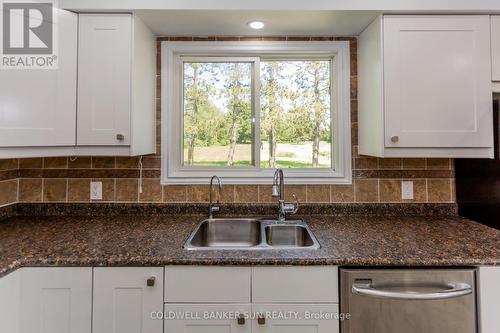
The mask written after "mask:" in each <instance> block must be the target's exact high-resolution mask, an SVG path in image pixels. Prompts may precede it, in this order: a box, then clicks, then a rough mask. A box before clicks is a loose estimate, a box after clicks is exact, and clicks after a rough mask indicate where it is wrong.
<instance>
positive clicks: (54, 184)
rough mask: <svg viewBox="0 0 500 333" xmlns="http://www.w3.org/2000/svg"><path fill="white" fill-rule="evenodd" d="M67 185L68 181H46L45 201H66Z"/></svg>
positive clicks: (44, 186)
mask: <svg viewBox="0 0 500 333" xmlns="http://www.w3.org/2000/svg"><path fill="white" fill-rule="evenodd" d="M67 183H68V182H67V181H66V179H44V180H43V201H51V202H52V201H56V202H64V201H66V194H67V193H66V192H67Z"/></svg>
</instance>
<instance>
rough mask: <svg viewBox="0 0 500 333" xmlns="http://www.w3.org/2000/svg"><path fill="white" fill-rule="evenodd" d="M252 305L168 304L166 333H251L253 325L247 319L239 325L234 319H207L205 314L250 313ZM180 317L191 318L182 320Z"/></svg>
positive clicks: (166, 309)
mask: <svg viewBox="0 0 500 333" xmlns="http://www.w3.org/2000/svg"><path fill="white" fill-rule="evenodd" d="M250 309H251V307H250V304H167V305H166V306H165V314H167V315H168V316H169V317H168V318H166V319H165V333H180V332H183V333H250V332H251V329H252V323H251V321H250V319H246V320H245V323H243V324H238V321H237V320H236V319H234V318H232V319H229V318H227V319H224V318H221V319H205V318H204V316H205V314H209V315H212V314H213V315H214V316H217V315H223V314H225V313H231V314H234V313H236V312H239V313H250ZM180 316H190V318H185V319H182V318H180Z"/></svg>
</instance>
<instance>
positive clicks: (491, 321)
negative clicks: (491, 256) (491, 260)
mask: <svg viewBox="0 0 500 333" xmlns="http://www.w3.org/2000/svg"><path fill="white" fill-rule="evenodd" d="M478 277H479V283H478V286H479V321H480V323H479V327H480V332H481V333H497V332H498V329H499V327H500V317H499V312H498V311H499V310H498V309H500V286H499V283H500V267H480V268H479V275H478Z"/></svg>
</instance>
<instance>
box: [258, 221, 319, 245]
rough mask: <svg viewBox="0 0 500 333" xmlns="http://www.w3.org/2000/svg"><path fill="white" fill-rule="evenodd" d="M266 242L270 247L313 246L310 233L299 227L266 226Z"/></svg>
mask: <svg viewBox="0 0 500 333" xmlns="http://www.w3.org/2000/svg"><path fill="white" fill-rule="evenodd" d="M266 241H267V244H269V245H270V246H283V247H284V246H289V247H308V246H312V245H314V241H313V239H312V236H311V233H310V232H309V230H307V229H306V228H305V227H304V226H301V225H286V224H285V225H284V224H275V225H270V226H267V227H266Z"/></svg>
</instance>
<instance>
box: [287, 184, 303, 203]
mask: <svg viewBox="0 0 500 333" xmlns="http://www.w3.org/2000/svg"><path fill="white" fill-rule="evenodd" d="M293 194H295V195H296V196H297V200H299V202H306V201H307V186H306V185H285V200H286V201H288V202H295V198H294V197H293Z"/></svg>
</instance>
